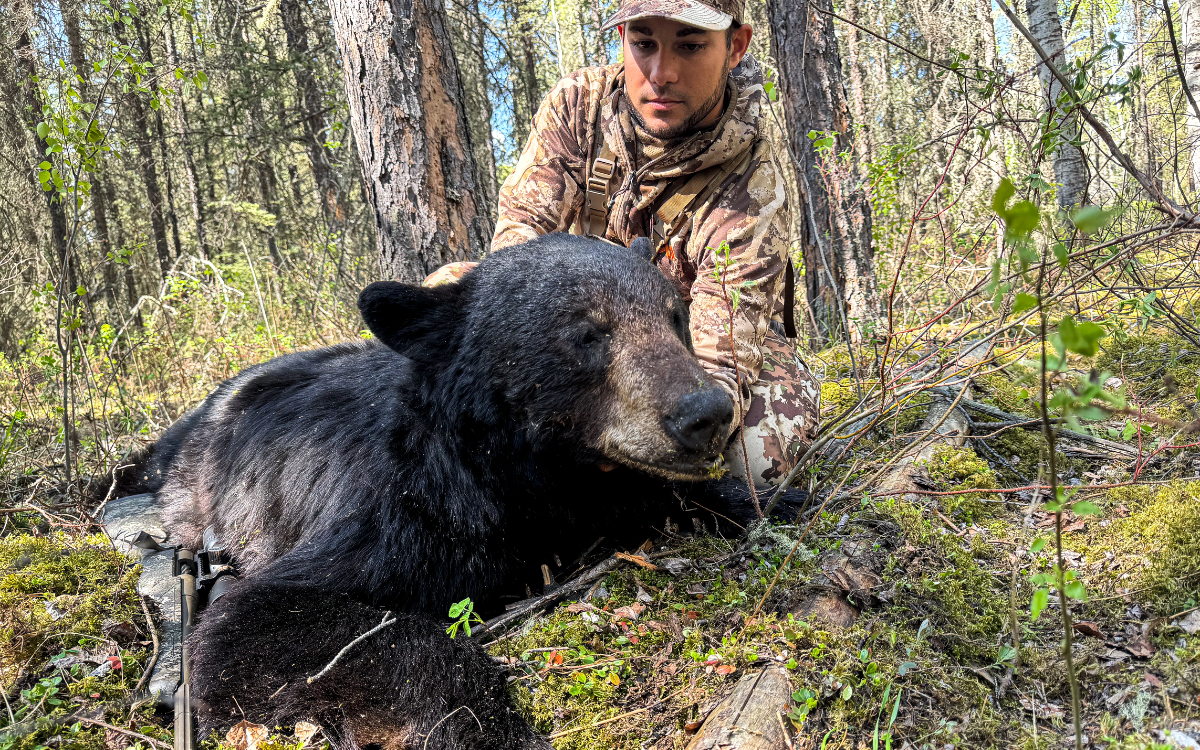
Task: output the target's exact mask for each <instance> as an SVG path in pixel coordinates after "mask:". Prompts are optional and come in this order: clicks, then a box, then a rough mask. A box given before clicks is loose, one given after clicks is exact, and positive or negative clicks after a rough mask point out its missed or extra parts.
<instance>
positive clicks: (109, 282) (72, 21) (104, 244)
mask: <svg viewBox="0 0 1200 750" xmlns="http://www.w3.org/2000/svg"><path fill="white" fill-rule="evenodd" d="M59 9H60V10H61V12H62V19H63V31H64V32H66V36H67V48H68V49H69V50H70V54H71V64H72V65H74V66H75V70H76V72H77V73H78V74H79V78H80V80H79V81H78V83H77V85H78V86H79V95H80V98H82V99H83V100H84V101H90V100H89V98H88V89H89V86H88V79H89V78H90V76H91V67H90V66H89V65H88V64H87V59H86V57H85V56H84V52H83V34H82V33H81V32H80V29H79V11H80V6H79V4H78V3H71V2H66V1H62V2H59ZM98 161H99V156H98V155H97V162H98ZM97 166H98V164H97ZM100 180H101V177H100V175H99V174H97V173H95V172H92V173H91V174H90V177H89V180H88V181H89V182H91V183H92V189H91V191H90V192H89V195H88V199H89V201H90V202H91V205H92V220H93V221H94V222H95V223H96V241H97V243H98V244H99V246H100V247H99V253H98V256H99V257H98V258H97V261H98V263H99V264H100V268H101V269H102V273H103V275H104V295H105V297H106V298H107V299H108V304H109V307H110V308H112V307H115V306H116V304H117V269H116V265H115V263H114V262H113V260H112V258H111V257H110V255H111V253H112V248H113V244H112V233H111V232H110V231H109V228H108V210H107V207H106V206H105V205H104V190H103V187H102V185H101V183H100Z"/></svg>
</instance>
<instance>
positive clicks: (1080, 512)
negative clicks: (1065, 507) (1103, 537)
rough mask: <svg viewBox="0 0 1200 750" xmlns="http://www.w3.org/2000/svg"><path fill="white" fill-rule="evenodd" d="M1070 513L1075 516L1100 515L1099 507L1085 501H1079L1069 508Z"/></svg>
mask: <svg viewBox="0 0 1200 750" xmlns="http://www.w3.org/2000/svg"><path fill="white" fill-rule="evenodd" d="M1071 511H1072V512H1073V513H1074V514H1075V515H1077V516H1098V515H1100V513H1101V511H1100V506H1098V505H1096V504H1095V503H1092V502H1088V501H1087V500H1080V501H1079V502H1077V503H1075V504H1074V505H1072V506H1071Z"/></svg>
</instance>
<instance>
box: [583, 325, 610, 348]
mask: <svg viewBox="0 0 1200 750" xmlns="http://www.w3.org/2000/svg"><path fill="white" fill-rule="evenodd" d="M611 334H612V331H611V330H610V329H608V328H607V327H604V326H600V325H597V324H595V323H588V324H587V325H586V326H585V327H584V329H583V335H582V336H581V337H580V338H579V346H580V347H582V348H584V349H590V348H592V347H594V346H602V345H604V344H607V343H608V341H609V337H610V336H611Z"/></svg>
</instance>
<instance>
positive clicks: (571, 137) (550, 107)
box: [492, 70, 599, 250]
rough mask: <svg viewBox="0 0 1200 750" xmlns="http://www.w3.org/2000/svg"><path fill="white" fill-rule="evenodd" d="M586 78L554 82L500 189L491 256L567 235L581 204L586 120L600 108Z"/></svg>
mask: <svg viewBox="0 0 1200 750" xmlns="http://www.w3.org/2000/svg"><path fill="white" fill-rule="evenodd" d="M589 72H590V71H586V70H585V71H580V72H579V73H577V74H575V75H573V76H568V77H567V78H564V79H563V80H561V81H559V82H558V85H556V86H555V87H554V88H553V89H552V90H551V91H550V93H549V94H547V95H546V98H545V99H544V100H543V101H542V106H541V107H540V108H539V109H538V113H537V116H536V117H535V118H534V121H533V130H532V131H531V132H530V134H529V143H527V144H526V145H525V150H524V151H522V152H521V158H520V159H519V160H518V161H517V165H516V167H514V168H513V171H512V174H510V175H509V176H508V179H506V180H505V181H504V185H502V186H501V187H500V201H499V208H498V211H497V221H496V234H495V235H494V236H493V237H492V250H499V249H500V248H502V247H508V246H509V245H515V244H518V243H521V242H525V241H527V240H531V239H533V238H534V237H537V236H539V235H543V234H549V233H550V232H565V231H568V230H569V229H570V225H571V223H572V221H573V220H574V218H575V214H576V213H577V212H578V209H579V206H581V205H582V203H583V195H584V190H583V189H582V187H581V186H582V184H583V182H584V175H585V174H586V160H587V158H588V144H587V138H588V126H589V124H590V120H589V119H587V118H589V117H593V116H594V115H595V109H594V107H596V106H599V101H598V99H597V97H595V96H594V82H592V81H591V80H590V77H589V76H588V75H587V73H589ZM592 100H596V101H592Z"/></svg>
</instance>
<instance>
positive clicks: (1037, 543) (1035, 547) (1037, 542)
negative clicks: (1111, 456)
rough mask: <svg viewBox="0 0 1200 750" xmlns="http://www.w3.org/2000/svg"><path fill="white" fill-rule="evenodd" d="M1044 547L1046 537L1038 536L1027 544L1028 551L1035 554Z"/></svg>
mask: <svg viewBox="0 0 1200 750" xmlns="http://www.w3.org/2000/svg"><path fill="white" fill-rule="evenodd" d="M1045 547H1046V537H1044V536H1039V537H1038V538H1037V539H1034V540H1033V544H1031V545H1029V551H1030V552H1032V553H1033V554H1035V555H1036V554H1037V553H1039V552H1041V551H1042V550H1043V549H1045Z"/></svg>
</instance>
